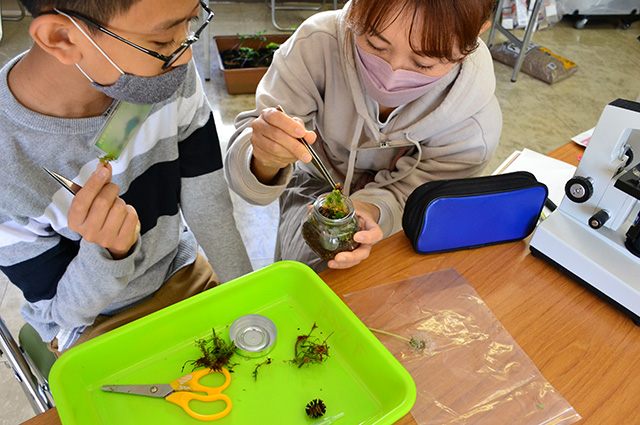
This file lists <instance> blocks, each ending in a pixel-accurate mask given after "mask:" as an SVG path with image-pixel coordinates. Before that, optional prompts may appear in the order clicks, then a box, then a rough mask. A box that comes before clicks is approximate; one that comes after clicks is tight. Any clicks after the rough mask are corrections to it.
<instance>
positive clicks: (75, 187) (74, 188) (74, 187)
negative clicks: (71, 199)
mask: <svg viewBox="0 0 640 425" xmlns="http://www.w3.org/2000/svg"><path fill="white" fill-rule="evenodd" d="M42 169H43V170H44V171H46V172H47V173H48V174H49V175H50V176H51V177H53V179H54V180H55V181H57V182H58V183H60V184H61V185H62V187H64V188H65V189H67V190H68V191H69V192H71V194H72V195H73V196H75V195H76V193H78V191H79V190H80V189H82V186H80V185H79V184H76V183H74V182H72V181H71V180H69V179H68V178H66V177H62V176H61V175H60V174H58V173H56V172H54V171H51V170H49V169H48V168H47V167H42Z"/></svg>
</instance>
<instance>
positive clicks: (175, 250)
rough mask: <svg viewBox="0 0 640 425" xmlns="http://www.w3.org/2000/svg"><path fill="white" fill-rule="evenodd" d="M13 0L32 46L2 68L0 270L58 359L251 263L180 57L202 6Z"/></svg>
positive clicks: (211, 134)
mask: <svg viewBox="0 0 640 425" xmlns="http://www.w3.org/2000/svg"><path fill="white" fill-rule="evenodd" d="M23 3H24V5H25V6H26V7H27V9H28V10H29V12H30V13H31V14H32V15H33V16H34V20H33V23H32V24H31V27H30V34H31V36H32V38H33V39H34V41H35V43H34V45H33V47H32V48H31V49H30V50H29V51H28V52H26V53H23V54H21V55H19V56H17V57H16V58H14V59H13V60H11V61H10V62H9V63H8V64H7V65H6V66H5V67H4V68H3V69H2V70H1V71H0V129H1V130H0V135H1V139H0V140H1V141H0V176H1V178H2V180H3V181H4V183H5V184H4V185H3V189H2V190H1V191H0V269H1V270H2V271H3V272H4V273H5V274H6V275H7V276H8V277H9V279H10V280H11V281H12V282H13V283H14V284H16V285H17V286H18V287H20V289H22V291H23V294H24V296H25V299H26V302H25V304H24V305H23V307H22V310H21V313H22V315H23V316H24V317H25V319H26V320H27V321H28V322H29V323H30V324H31V325H32V326H33V327H34V328H35V329H36V330H37V331H38V332H39V333H40V336H41V337H42V339H43V341H45V342H48V343H49V346H50V349H51V350H52V351H54V353H55V354H57V355H59V353H60V352H62V351H64V350H66V349H68V348H69V347H71V346H73V345H77V344H79V343H81V342H82V341H85V340H87V339H89V338H93V337H95V336H97V335H99V334H101V333H104V332H106V331H108V330H110V329H113V328H115V327H117V326H120V325H122V324H124V323H127V322H129V321H132V320H134V319H136V318H139V317H141V316H144V315H146V314H148V313H150V312H153V311H155V310H158V309H160V308H163V307H165V306H167V305H170V304H172V303H174V302H177V301H180V300H182V299H185V298H187V297H189V296H191V295H194V294H196V293H199V292H202V291H204V290H206V289H209V288H211V287H213V286H215V285H217V284H218V283H219V282H221V281H222V282H224V281H227V280H230V279H233V278H235V277H238V276H240V275H242V274H244V273H247V272H249V271H251V266H250V262H249V259H248V256H247V253H246V250H245V248H244V245H243V244H242V241H241V239H240V235H239V233H238V231H237V229H236V226H235V222H234V219H233V211H232V204H231V200H230V197H229V193H228V189H227V186H226V182H225V180H224V176H223V172H222V158H221V152H220V146H219V143H218V138H217V133H216V128H215V123H214V121H213V116H212V114H211V109H210V106H209V104H208V103H207V101H206V99H205V96H204V92H203V89H202V85H201V82H200V79H199V77H198V74H197V72H196V70H195V66H194V64H193V61H191V49H190V46H191V45H192V44H193V43H194V42H195V41H197V40H198V37H199V35H200V33H201V32H202V30H203V29H204V27H205V26H206V25H207V24H208V23H209V21H210V20H211V18H212V17H213V13H212V12H211V10H210V9H209V8H208V7H207V4H206V3H205V2H203V1H197V0H110V1H108V2H105V1H100V0H83V1H81V0H23ZM199 16H202V17H201V18H199ZM120 122H122V123H124V124H122V125H121V126H122V127H124V126H125V124H126V131H123V132H122V134H121V133H119V131H120V126H119V123H120ZM114 134H115V135H120V134H121V135H120V136H117V137H116V136H114ZM109 138H115V139H116V140H117V142H116V143H111V144H109V143H106V144H105V143H104V141H105V140H109ZM105 146H106V147H109V149H107V150H105ZM98 148H102V151H103V152H99V149H98ZM99 156H102V157H103V158H101V159H100V160H99V159H98V157H99ZM114 158H117V160H115V161H110V160H113V159H114ZM42 167H46V168H47V169H50V170H53V171H55V172H57V173H60V174H61V175H63V176H65V177H67V178H69V179H72V180H73V181H74V182H75V183H77V184H79V185H81V186H82V188H81V189H79V190H77V191H76V193H75V196H74V195H73V194H71V193H69V192H66V191H65V189H63V188H62V187H61V186H59V185H58V184H57V183H56V182H55V181H54V180H53V179H51V177H50V176H49V175H48V174H47V173H46V172H45V171H43V169H42ZM183 217H184V219H185V220H186V223H187V224H188V227H187V226H185V224H184V221H183ZM196 238H197V242H196ZM199 246H201V247H202V248H203V250H204V252H205V253H206V254H207V257H208V259H209V262H210V263H211V264H209V262H207V261H206V260H205V259H204V257H203V256H201V255H200V254H198V248H199ZM212 266H213V267H212ZM214 270H215V272H214Z"/></svg>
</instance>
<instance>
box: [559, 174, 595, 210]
mask: <svg viewBox="0 0 640 425" xmlns="http://www.w3.org/2000/svg"><path fill="white" fill-rule="evenodd" d="M564 193H566V194H567V197H568V198H569V199H571V200H572V201H573V202H576V203H578V204H581V203H583V202H587V200H588V199H589V198H591V196H592V195H593V184H591V179H589V178H587V177H580V176H577V177H573V178H572V179H570V180H569V181H568V182H567V184H566V185H565V186H564Z"/></svg>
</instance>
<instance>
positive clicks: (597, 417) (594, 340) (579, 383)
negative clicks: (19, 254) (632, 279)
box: [25, 143, 640, 425]
mask: <svg viewBox="0 0 640 425" xmlns="http://www.w3.org/2000/svg"><path fill="white" fill-rule="evenodd" d="M581 153H582V149H581V148H579V147H578V146H576V145H574V144H572V143H571V144H567V145H565V146H563V147H561V148H559V149H557V150H556V151H554V152H552V153H551V154H550V155H549V156H551V157H554V158H557V159H561V160H563V161H565V162H568V163H572V164H577V156H578V155H580V154H581ZM450 267H453V268H455V269H456V270H457V271H458V273H460V274H461V275H462V276H463V277H464V278H465V279H466V280H467V281H468V282H469V283H470V284H471V285H472V286H473V287H474V289H475V290H476V291H477V292H478V294H479V295H480V297H481V298H482V299H483V300H484V301H485V303H486V304H487V305H488V306H489V308H490V309H491V310H492V311H493V313H494V314H495V316H496V317H497V318H498V319H499V320H500V322H501V323H502V324H503V325H504V327H505V328H506V329H507V331H509V333H510V334H511V335H512V336H513V337H514V338H515V340H516V341H517V342H518V344H519V345H520V347H521V348H522V349H523V350H524V351H525V352H526V353H527V354H528V356H529V357H530V358H531V360H532V361H533V362H534V363H535V365H536V367H537V368H538V370H540V372H541V373H542V375H543V376H544V377H545V378H546V379H547V380H548V381H549V383H550V384H551V385H552V386H553V387H554V388H555V389H556V390H557V391H558V392H559V393H560V394H562V396H564V398H565V399H566V400H567V401H568V402H569V403H570V404H571V405H572V406H573V407H574V408H575V410H576V411H577V412H578V413H579V414H580V415H581V416H582V417H583V419H582V420H581V421H580V422H579V425H613V424H615V425H622V424H640V408H639V407H638V406H639V404H640V403H638V401H637V397H638V395H640V368H639V367H638V361H639V360H640V329H639V328H638V327H637V326H635V325H634V324H633V322H632V321H631V320H630V319H629V318H628V317H627V316H625V315H624V314H622V313H621V312H619V311H618V310H617V309H615V308H614V307H612V306H610V305H609V304H607V303H606V302H605V301H603V300H602V299H601V298H599V297H598V296H596V295H594V294H593V293H592V292H590V291H589V290H588V289H586V288H584V287H583V286H581V285H579V284H577V283H576V282H575V281H573V280H572V279H570V278H569V277H567V276H566V275H564V274H563V273H562V272H560V271H559V270H557V269H555V268H554V267H552V266H550V265H549V264H548V263H546V262H545V261H543V260H541V259H536V258H534V257H533V256H532V255H531V254H530V252H529V244H528V240H524V241H520V242H513V243H508V244H502V245H495V246H491V247H485V248H478V249H474V250H466V251H457V252H450V253H445V254H431V255H419V254H416V253H415V252H414V251H413V249H412V248H411V244H410V243H409V241H408V239H407V238H406V237H405V236H404V234H403V233H399V234H396V235H394V236H392V237H390V238H388V239H386V240H384V241H382V242H380V243H379V244H378V245H376V246H375V248H374V249H373V251H372V253H371V256H370V257H369V258H368V259H367V260H366V261H364V262H363V263H362V264H360V265H359V266H357V267H354V268H352V269H349V270H341V271H336V270H327V271H325V272H323V273H321V275H320V276H321V277H322V278H323V279H324V281H325V282H327V284H328V285H329V286H331V288H332V289H333V290H334V291H335V292H336V293H337V294H338V295H341V296H342V295H344V294H348V293H351V292H354V291H358V290H362V289H366V288H368V287H372V286H378V285H382V284H385V283H390V282H394V281H396V280H400V279H405V278H408V277H412V276H417V275H421V274H424V273H429V272H432V271H437V270H443V269H446V268H450ZM59 423H60V420H59V418H58V415H57V412H56V410H55V409H52V410H50V411H48V412H46V413H44V414H42V415H39V416H37V417H35V418H33V419H31V420H29V421H27V422H25V424H28V425H43V424H47V425H53V424H59ZM415 423H416V422H415V421H414V420H413V417H412V416H411V415H410V414H408V415H406V416H405V417H404V418H402V419H401V420H400V421H398V422H397V424H401V425H408V424H415ZM496 425H503V424H496ZM505 425H506V424H505Z"/></svg>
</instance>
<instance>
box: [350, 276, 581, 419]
mask: <svg viewBox="0 0 640 425" xmlns="http://www.w3.org/2000/svg"><path fill="white" fill-rule="evenodd" d="M345 302H346V303H347V305H348V306H349V307H350V308H351V310H353V312H354V313H355V314H356V315H357V316H358V317H359V318H360V320H362V321H363V322H364V324H365V325H367V326H368V327H369V328H370V329H376V330H377V331H375V332H374V333H375V334H376V336H378V338H379V339H380V341H381V342H382V343H383V344H384V345H385V346H386V347H387V349H388V350H389V351H390V352H391V353H393V355H394V356H395V357H396V358H397V359H398V360H399V361H400V362H401V363H402V364H403V365H404V367H405V368H406V369H407V370H408V371H409V373H411V376H412V377H413V379H414V381H415V383H416V387H417V391H418V397H417V399H416V403H415V405H414V406H413V408H412V409H411V413H412V415H413V417H414V418H415V420H416V422H417V423H418V424H419V425H426V424H428V425H436V424H438V425H439V424H464V425H471V424H473V425H481V424H482V425H500V424H509V425H542V424H545V425H569V424H572V423H574V422H576V421H578V420H580V419H581V417H580V415H578V414H577V413H576V411H575V410H574V409H573V407H572V406H571V405H570V404H569V403H568V402H567V401H566V400H565V399H564V398H563V397H562V395H560V394H559V393H558V392H557V391H556V390H555V389H554V388H553V387H552V386H551V384H549V382H547V381H546V380H545V378H544V377H543V376H542V375H541V374H540V372H539V371H538V369H537V368H536V366H535V365H534V364H533V362H532V361H531V360H530V359H529V357H528V356H527V355H526V353H525V352H524V351H523V350H522V349H521V348H520V347H519V346H518V344H517V343H516V341H515V340H514V339H513V337H512V336H511V335H510V334H509V332H507V331H506V329H505V328H504V327H503V326H502V324H501V323H500V322H499V321H498V319H497V318H496V317H495V316H494V315H493V313H492V312H491V310H490V309H489V308H488V307H487V305H486V304H485V303H484V302H483V301H482V299H481V298H480V297H479V296H478V294H477V293H476V291H475V290H474V289H473V287H472V286H471V285H470V284H469V283H468V282H467V281H466V280H465V279H464V278H463V277H462V276H461V275H460V274H459V273H458V272H457V271H456V270H454V269H447V270H443V271H438V272H433V273H429V274H424V275H421V276H416V277H413V278H409V279H405V280H401V281H398V282H394V283H389V284H386V285H383V286H379V287H375V288H370V289H366V290H362V291H358V292H354V293H351V294H347V295H345ZM380 331H382V332H380ZM383 332H384V333H383ZM387 333H391V334H395V335H397V336H400V337H402V338H405V339H400V338H397V337H395V336H391V335H389V334H387Z"/></svg>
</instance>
